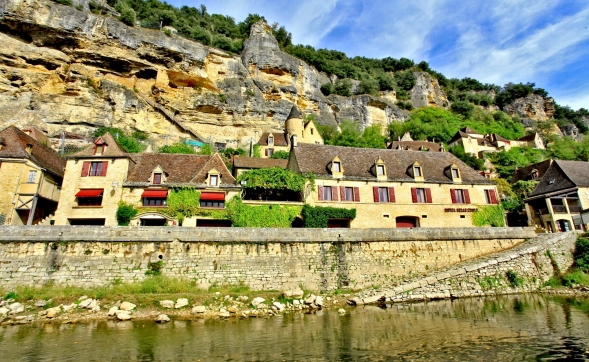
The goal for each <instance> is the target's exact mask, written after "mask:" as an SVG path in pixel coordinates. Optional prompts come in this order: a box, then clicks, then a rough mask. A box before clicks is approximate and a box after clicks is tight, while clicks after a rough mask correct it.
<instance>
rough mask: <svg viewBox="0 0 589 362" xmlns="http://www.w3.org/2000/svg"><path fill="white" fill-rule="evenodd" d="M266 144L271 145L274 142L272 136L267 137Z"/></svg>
mask: <svg viewBox="0 0 589 362" xmlns="http://www.w3.org/2000/svg"><path fill="white" fill-rule="evenodd" d="M268 144H269V145H273V144H274V136H269V137H268Z"/></svg>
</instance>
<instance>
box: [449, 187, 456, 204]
mask: <svg viewBox="0 0 589 362" xmlns="http://www.w3.org/2000/svg"><path fill="white" fill-rule="evenodd" d="M450 197H451V198H452V203H453V204H455V203H456V190H455V189H450Z"/></svg>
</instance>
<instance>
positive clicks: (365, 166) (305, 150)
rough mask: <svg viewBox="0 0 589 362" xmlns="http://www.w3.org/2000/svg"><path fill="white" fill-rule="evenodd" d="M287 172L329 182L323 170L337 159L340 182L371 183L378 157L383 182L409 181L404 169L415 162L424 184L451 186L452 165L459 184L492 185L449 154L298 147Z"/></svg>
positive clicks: (320, 146)
mask: <svg viewBox="0 0 589 362" xmlns="http://www.w3.org/2000/svg"><path fill="white" fill-rule="evenodd" d="M293 150H294V151H292V152H294V155H295V157H294V159H293V158H291V160H292V161H291V162H292V163H293V164H291V163H289V169H290V170H294V171H299V172H301V173H308V172H312V173H313V174H315V175H316V176H317V177H319V178H331V174H330V173H329V171H328V169H327V167H328V164H329V163H330V162H331V161H332V160H333V159H334V158H335V157H336V156H338V157H339V158H340V160H341V164H342V167H343V169H344V179H357V180H375V179H376V177H375V176H374V175H373V174H372V172H371V171H370V169H371V168H372V166H373V165H374V162H375V161H376V160H377V159H378V158H379V157H380V158H381V159H382V160H383V161H384V163H385V165H386V172H387V178H388V180H391V181H409V182H411V181H413V178H412V177H411V176H410V175H409V173H408V169H409V167H410V166H412V165H413V164H414V163H415V162H416V161H417V162H419V164H420V165H421V167H422V169H423V175H424V179H425V182H439V183H451V182H452V180H451V179H450V178H449V177H448V176H447V175H446V173H445V170H446V169H447V167H448V166H451V165H452V164H455V165H456V166H458V168H459V169H460V173H461V177H462V180H463V182H469V183H477V184H494V182H493V181H491V180H488V179H486V178H485V177H483V176H481V175H480V174H479V173H478V172H477V171H475V170H474V169H472V168H471V167H469V166H468V165H466V164H465V163H464V162H462V161H460V160H459V159H458V158H456V157H455V156H454V155H453V154H451V153H450V152H422V151H401V150H387V149H373V148H355V147H341V146H325V145H313V144H303V143H300V144H299V145H298V146H297V147H294V148H293Z"/></svg>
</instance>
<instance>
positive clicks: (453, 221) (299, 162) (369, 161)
mask: <svg viewBox="0 0 589 362" xmlns="http://www.w3.org/2000/svg"><path fill="white" fill-rule="evenodd" d="M292 143H293V145H292V148H291V152H290V159H289V163H288V166H287V168H288V169H289V170H290V171H292V172H295V173H299V174H308V173H309V172H311V173H313V174H314V175H315V187H314V188H313V187H310V185H309V187H307V188H306V190H305V193H304V195H303V196H304V201H305V203H306V204H309V205H311V206H322V207H334V208H345V209H356V217H355V218H354V219H350V220H347V219H332V220H329V224H328V225H329V226H330V227H352V228H402V227H408V228H411V227H468V226H473V222H472V214H473V212H475V211H477V210H478V209H479V207H481V206H487V205H497V204H498V199H497V186H496V184H495V183H494V182H493V181H491V180H488V179H486V178H485V177H483V176H481V175H480V174H479V173H478V172H477V171H475V170H474V169H472V168H471V167H469V166H468V165H466V164H465V163H464V162H462V161H460V160H459V159H458V158H457V157H455V156H454V155H452V154H451V153H449V152H422V151H411V150H398V149H367V148H354V147H341V146H326V145H316V144H304V143H298V144H297V143H296V142H292Z"/></svg>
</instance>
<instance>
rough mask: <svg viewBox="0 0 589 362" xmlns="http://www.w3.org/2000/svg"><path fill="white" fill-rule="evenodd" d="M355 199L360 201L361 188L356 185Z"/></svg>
mask: <svg viewBox="0 0 589 362" xmlns="http://www.w3.org/2000/svg"><path fill="white" fill-rule="evenodd" d="M354 201H355V202H360V189H359V188H358V187H354Z"/></svg>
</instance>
